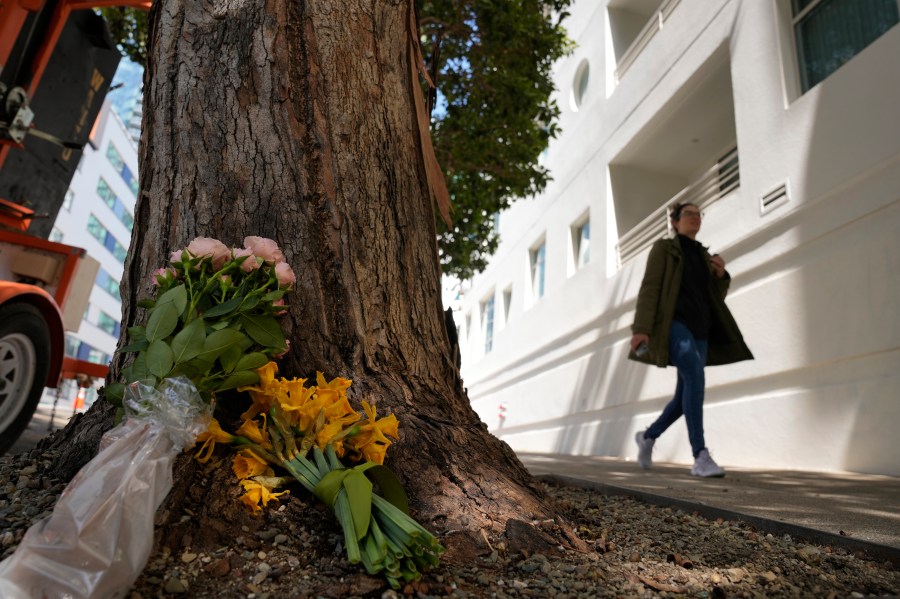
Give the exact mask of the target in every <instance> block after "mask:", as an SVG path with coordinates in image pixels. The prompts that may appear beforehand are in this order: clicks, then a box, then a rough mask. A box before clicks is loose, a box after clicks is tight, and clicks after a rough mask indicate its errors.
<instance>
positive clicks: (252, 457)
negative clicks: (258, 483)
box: [231, 449, 274, 479]
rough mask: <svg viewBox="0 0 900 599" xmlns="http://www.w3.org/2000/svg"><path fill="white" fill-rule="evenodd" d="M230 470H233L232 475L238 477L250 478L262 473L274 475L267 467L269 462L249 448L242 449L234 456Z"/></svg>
mask: <svg viewBox="0 0 900 599" xmlns="http://www.w3.org/2000/svg"><path fill="white" fill-rule="evenodd" d="M231 471H232V472H234V475H235V476H237V477H238V478H239V479H245V478H251V477H254V476H260V475H263V474H264V475H266V476H274V472H273V471H272V469H271V468H270V467H269V464H268V463H267V462H266V461H265V460H263V459H262V458H260V457H259V456H257V455H256V454H255V453H253V452H252V451H250V450H249V449H243V450H241V452H240V453H238V454H237V455H236V456H234V461H233V462H232V463H231Z"/></svg>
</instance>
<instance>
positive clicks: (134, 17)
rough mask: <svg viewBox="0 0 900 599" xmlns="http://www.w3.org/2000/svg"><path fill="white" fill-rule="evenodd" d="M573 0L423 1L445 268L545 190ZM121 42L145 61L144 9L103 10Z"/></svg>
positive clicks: (460, 262) (493, 239)
mask: <svg viewBox="0 0 900 599" xmlns="http://www.w3.org/2000/svg"><path fill="white" fill-rule="evenodd" d="M570 3H571V0H420V1H419V2H417V8H418V13H419V26H420V33H421V38H420V41H421V44H422V49H423V53H424V58H425V64H426V68H427V69H428V71H429V73H430V75H431V77H432V79H433V80H434V82H435V84H436V86H437V92H436V93H434V92H432V93H431V94H430V96H429V97H430V99H431V105H432V106H433V112H432V114H431V127H432V137H433V140H434V147H435V152H436V155H437V158H438V162H439V163H440V165H441V168H442V169H443V172H444V175H445V177H446V181H447V188H448V191H449V193H450V197H451V200H452V206H453V213H452V220H453V224H452V226H447V224H446V223H444V222H443V221H442V220H441V219H440V218H438V223H437V229H438V237H439V240H440V243H439V248H440V256H441V262H442V266H443V271H444V273H446V274H450V275H453V276H456V277H458V278H463V279H465V278H469V277H471V276H472V275H473V274H475V273H477V272H479V271H480V270H482V269H483V268H484V267H485V266H486V264H487V261H488V259H489V258H490V256H491V255H492V254H493V252H494V251H495V250H496V248H497V244H498V242H499V236H498V234H497V231H495V228H494V215H495V214H497V213H499V212H500V211H502V210H504V209H505V208H507V207H508V206H509V205H510V203H511V202H513V201H515V200H516V199H519V198H524V197H528V196H533V195H535V194H537V193H540V192H541V191H543V189H544V188H545V187H546V185H547V183H548V181H549V180H550V174H549V172H548V171H547V169H546V168H545V167H544V166H542V165H541V164H540V162H539V157H540V154H541V152H542V151H543V150H544V149H545V148H546V147H547V144H548V142H549V140H550V139H551V138H552V137H554V136H555V135H556V134H557V132H558V127H557V124H556V122H557V117H558V115H559V108H558V106H557V105H556V103H555V101H554V100H553V99H552V97H551V96H552V93H553V90H554V85H553V81H552V77H551V69H552V66H553V63H554V62H555V61H556V60H557V59H559V58H560V57H562V56H564V55H565V54H566V53H567V52H568V51H569V49H570V47H571V45H570V42H569V40H568V38H567V37H566V34H565V30H564V28H563V26H562V21H563V19H564V18H565V17H566V16H567V14H568V13H567V8H568V6H569V5H570ZM103 14H104V16H105V17H106V18H107V19H108V20H109V22H110V29H111V31H112V33H113V36H114V37H115V39H117V40H118V43H119V45H120V49H121V50H122V51H123V52H124V53H125V54H126V55H128V56H129V57H130V58H131V59H132V60H134V61H135V62H138V63H140V64H144V63H145V62H146V36H147V34H146V14H144V13H142V12H140V11H136V10H134V9H120V8H108V9H103Z"/></svg>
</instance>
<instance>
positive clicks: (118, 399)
mask: <svg viewBox="0 0 900 599" xmlns="http://www.w3.org/2000/svg"><path fill="white" fill-rule="evenodd" d="M103 397H105V398H106V401H108V402H109V403H110V404H112V405H114V406H116V407H117V408H119V407H122V401H123V400H124V399H125V385H123V384H122V383H111V384H109V385H106V386H105V387H104V388H103Z"/></svg>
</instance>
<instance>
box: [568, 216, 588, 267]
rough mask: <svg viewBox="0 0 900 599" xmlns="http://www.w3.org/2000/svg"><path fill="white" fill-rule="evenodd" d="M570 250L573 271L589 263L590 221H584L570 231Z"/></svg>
mask: <svg viewBox="0 0 900 599" xmlns="http://www.w3.org/2000/svg"><path fill="white" fill-rule="evenodd" d="M572 246H573V247H572V250H573V256H574V258H575V270H579V269H581V267H582V266H584V265H586V264H587V263H588V262H590V261H591V221H590V220H589V219H586V220H584V221H582V222H581V223H580V224H578V225H575V227H573V229H572Z"/></svg>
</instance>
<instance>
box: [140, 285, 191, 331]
mask: <svg viewBox="0 0 900 599" xmlns="http://www.w3.org/2000/svg"><path fill="white" fill-rule="evenodd" d="M164 304H172V305H173V306H175V310H176V311H177V313H178V314H183V313H184V310H185V308H187V289H186V288H185V286H184V284H181V285H177V286H175V287H172V288H171V289H169V290H168V291H166V292H165V293H163V294H162V295H161V296H160V298H159V299H158V300H156V307H157V308H159V307H160V306H162V305H164ZM147 328H148V329H149V328H150V327H149V325H148V327H147Z"/></svg>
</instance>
